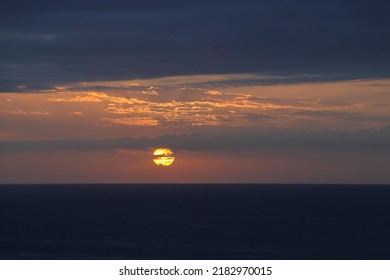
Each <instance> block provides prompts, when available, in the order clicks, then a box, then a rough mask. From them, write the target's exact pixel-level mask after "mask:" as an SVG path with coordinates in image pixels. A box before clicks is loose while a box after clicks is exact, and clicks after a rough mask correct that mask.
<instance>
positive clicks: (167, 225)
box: [0, 184, 390, 260]
mask: <svg viewBox="0 0 390 280" xmlns="http://www.w3.org/2000/svg"><path fill="white" fill-rule="evenodd" d="M0 259H23V260H32V259H41V260H51V259H72V260H73V259H76V260H81V259H91V260H93V259H116V260H122V259H139V260H147V259H157V260H163V259H187V260H191V259H201V260H203V259H208V260H214V259H240V260H241V259H268V260H276V259H287V260H290V259H299V260H311V259H318V260H324V259H337V260H339V259H376V260H378V259H390V186H383V185H382V186H381V185H267V184H247V185H239V184H83V185H79V184H72V185H1V186H0Z"/></svg>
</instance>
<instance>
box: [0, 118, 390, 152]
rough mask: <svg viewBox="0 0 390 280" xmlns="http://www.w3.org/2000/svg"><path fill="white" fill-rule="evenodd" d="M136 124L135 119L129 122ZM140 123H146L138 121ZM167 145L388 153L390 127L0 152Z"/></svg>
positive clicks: (50, 145)
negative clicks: (380, 151) (375, 151)
mask: <svg viewBox="0 0 390 280" xmlns="http://www.w3.org/2000/svg"><path fill="white" fill-rule="evenodd" d="M129 121H137V120H129ZM139 121H140V122H143V121H146V122H147V121H149V120H139ZM157 146H169V147H172V148H173V149H175V150H194V151H201V150H203V151H207V150H213V151H244V150H270V149H277V150H285V151H287V150H329V151H342V150H344V151H347V150H359V151H371V150H390V125H389V126H387V127H384V128H382V129H369V130H355V131H348V132H346V131H344V132H343V131H311V132H288V131H269V132H243V133H230V134H227V133H224V134H191V135H165V136H161V137H155V138H152V137H140V138H118V139H106V140H44V141H0V152H1V153H16V152H26V151H31V152H34V151H51V150H80V151H89V150H115V149H138V150H139V149H150V148H155V147H157Z"/></svg>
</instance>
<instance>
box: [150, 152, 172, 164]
mask: <svg viewBox="0 0 390 280" xmlns="http://www.w3.org/2000/svg"><path fill="white" fill-rule="evenodd" d="M153 155H154V159H153V162H154V163H155V164H156V165H162V166H170V165H171V164H172V163H173V161H174V160H175V157H174V156H173V152H172V150H171V149H169V148H158V149H157V150H155V151H154V152H153Z"/></svg>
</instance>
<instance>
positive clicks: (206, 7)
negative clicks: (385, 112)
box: [0, 0, 390, 91]
mask: <svg viewBox="0 0 390 280" xmlns="http://www.w3.org/2000/svg"><path fill="white" fill-rule="evenodd" d="M0 5H1V7H0V60H1V64H0V91H14V90H16V87H17V86H20V85H26V86H27V89H31V88H32V89H33V88H45V87H50V86H51V85H52V84H58V83H67V82H76V81H96V80H104V81H109V80H121V79H133V78H150V77H163V76H172V75H188V74H209V73H218V74H223V73H260V74H266V75H283V76H294V77H296V78H295V79H293V81H292V82H294V81H295V80H296V81H302V80H305V79H306V80H307V79H309V78H307V77H306V78H305V77H302V76H305V75H310V76H311V78H310V79H315V80H340V79H353V78H374V77H387V76H388V73H389V71H390V66H389V65H390V64H389V62H390V52H389V49H390V28H389V27H390V17H389V16H388V11H389V10H390V4H389V2H388V1H346V0H344V1H333V0H331V1H282V0H277V1H196V2H193V1H142V2H139V1H73V0H71V1H61V2H57V1H2V2H1V4H0ZM18 90H20V88H19V89H18Z"/></svg>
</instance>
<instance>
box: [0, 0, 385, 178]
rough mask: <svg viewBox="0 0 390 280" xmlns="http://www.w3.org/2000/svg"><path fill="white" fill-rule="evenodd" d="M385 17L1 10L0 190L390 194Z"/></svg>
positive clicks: (257, 4) (377, 6) (88, 4)
mask: <svg viewBox="0 0 390 280" xmlns="http://www.w3.org/2000/svg"><path fill="white" fill-rule="evenodd" d="M389 10H390V4H389V2H388V1H379V0H375V1H350V0H349V1H348V0H338V1H336V0H328V1H322V0H319V1H305V0H302V1H299V0H298V1H282V0H273V1H249V0H247V1H141V2H134V1H99V0H98V1H96V0H95V1H73V0H70V1H61V2H58V1H1V3H0V167H1V168H0V183H17V182H24V183H40V182H46V183H47V182H56V183H61V182H129V183H131V182H258V183H261V182H266V183H268V182H273V183H278V182H284V183H289V182H291V183H293V182H294V183H299V182H305V183H310V182H314V183H387V184H388V183H390V175H389V174H388V172H387V171H385V166H390V159H389V158H390V157H388V156H387V155H389V153H390V144H389V143H390V141H389V140H390V128H389V127H390V110H389V109H390V51H389V50H390V28H389V26H390V17H389V16H388V11H389ZM159 146H167V147H170V148H172V149H173V150H174V152H175V153H176V157H177V158H176V160H175V162H174V164H173V165H172V166H170V167H168V168H165V169H164V168H161V167H156V166H153V161H152V157H151V152H152V151H153V149H154V148H157V147H159ZM384 155H386V156H384ZM97 158H98V161H97V160H96V159H97ZM229 159H230V160H229ZM236 161H237V162H240V164H239V165H240V166H237V165H236V164H234V162H236ZM49 162H52V164H49ZM72 163H74V164H72ZM153 172H154V173H153ZM49 173H50V175H48V174H49ZM152 173H153V174H154V176H153V177H151V176H149V175H150V174H152ZM227 174H229V175H227Z"/></svg>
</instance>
